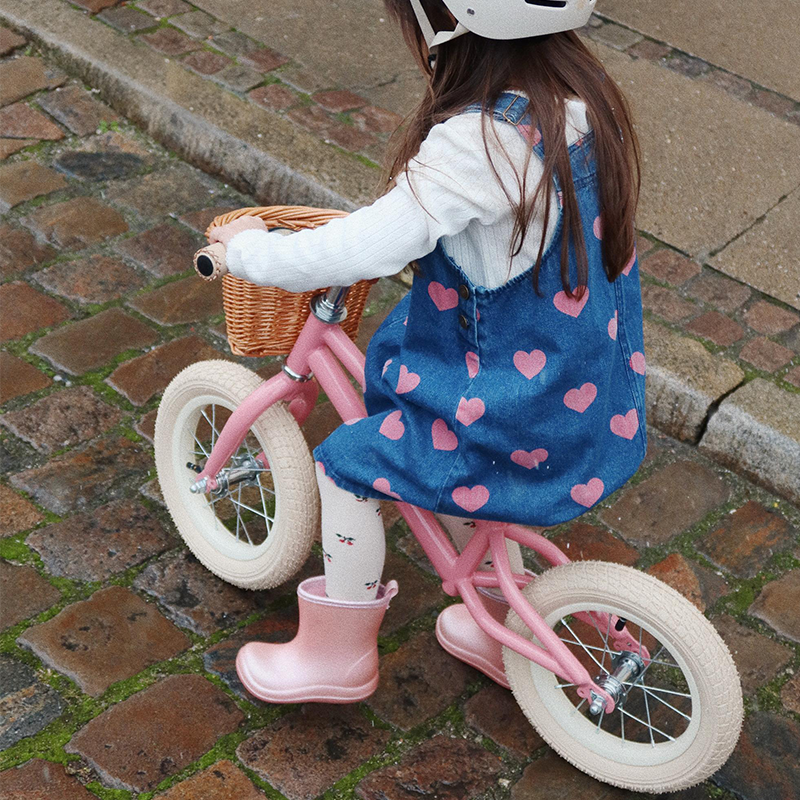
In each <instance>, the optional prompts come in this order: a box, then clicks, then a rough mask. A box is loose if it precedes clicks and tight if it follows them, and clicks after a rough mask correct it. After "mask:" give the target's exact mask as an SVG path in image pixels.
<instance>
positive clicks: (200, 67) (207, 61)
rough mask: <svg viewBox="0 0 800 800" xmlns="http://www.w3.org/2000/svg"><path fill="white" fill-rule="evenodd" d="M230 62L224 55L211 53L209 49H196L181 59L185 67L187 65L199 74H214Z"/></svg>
mask: <svg viewBox="0 0 800 800" xmlns="http://www.w3.org/2000/svg"><path fill="white" fill-rule="evenodd" d="M230 63H231V60H230V59H229V58H227V57H226V56H222V55H220V54H219V53H212V52H211V51H210V50H198V51H196V52H194V53H190V54H189V55H188V56H186V58H184V59H183V61H181V64H183V65H184V66H185V67H189V69H191V70H193V71H194V72H197V73H198V74H200V75H214V74H215V73H216V72H219V71H220V70H221V69H223V68H224V67H227V66H228V65H229V64H230Z"/></svg>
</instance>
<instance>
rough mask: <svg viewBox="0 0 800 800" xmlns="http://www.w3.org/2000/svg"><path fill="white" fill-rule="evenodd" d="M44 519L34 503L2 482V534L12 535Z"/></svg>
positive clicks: (0, 510) (0, 498)
mask: <svg viewBox="0 0 800 800" xmlns="http://www.w3.org/2000/svg"><path fill="white" fill-rule="evenodd" d="M43 519H44V515H42V514H41V513H40V512H39V511H38V510H37V509H36V506H34V505H33V503H31V502H29V501H28V500H26V499H25V498H24V497H22V496H21V495H18V494H17V493H16V492H15V491H14V490H13V489H9V488H8V486H5V485H4V484H2V483H0V536H11V535H12V534H15V533H18V532H19V531H25V530H27V529H28V528H32V527H33V526H34V525H38V524H39V523H40V522H41V521H42V520H43Z"/></svg>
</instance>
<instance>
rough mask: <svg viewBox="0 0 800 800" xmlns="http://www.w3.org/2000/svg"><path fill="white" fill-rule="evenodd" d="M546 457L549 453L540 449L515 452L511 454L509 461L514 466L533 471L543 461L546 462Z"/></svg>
mask: <svg viewBox="0 0 800 800" xmlns="http://www.w3.org/2000/svg"><path fill="white" fill-rule="evenodd" d="M548 455H549V453H548V452H547V450H545V449H544V448H542V447H540V448H538V449H537V450H531V451H530V452H528V451H527V450H515V451H514V452H513V453H512V454H511V460H512V461H513V462H514V463H515V464H519V465H520V466H521V467H525V469H533V468H534V467H538V466H539V464H541V463H542V462H543V461H547V456H548Z"/></svg>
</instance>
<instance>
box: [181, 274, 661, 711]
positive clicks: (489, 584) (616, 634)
mask: <svg viewBox="0 0 800 800" xmlns="http://www.w3.org/2000/svg"><path fill="white" fill-rule="evenodd" d="M337 292H338V300H341V301H342V302H343V297H344V294H343V293H342V291H341V290H340V289H339V288H338V287H336V288H335V289H331V290H329V296H332V294H331V293H334V294H335V293H337ZM364 361H365V359H364V354H363V353H362V352H361V351H360V350H359V349H358V347H357V346H356V345H355V344H353V342H352V341H351V340H350V339H349V338H348V336H347V334H346V333H345V332H344V331H343V330H342V328H341V327H340V326H339V325H338V324H336V323H329V322H323V321H322V320H320V319H318V318H317V317H316V316H315V315H314V314H310V315H309V317H308V320H307V322H306V323H305V326H304V327H303V330H302V331H301V333H300V336H299V338H298V340H297V342H296V344H295V346H294V348H293V349H292V352H291V353H290V354H289V356H288V358H287V360H286V363H285V365H284V368H283V370H282V371H281V372H280V373H278V374H277V375H275V376H274V377H272V378H270V379H269V380H267V381H265V382H264V383H262V384H261V385H260V386H259V387H258V388H257V389H256V390H255V391H254V392H252V393H251V394H250V395H249V396H248V397H247V398H246V399H245V400H244V402H243V403H242V404H241V405H240V406H239V407H238V408H237V409H236V410H235V411H233V413H232V414H231V416H230V418H229V420H228V422H227V423H226V424H225V426H224V428H223V429H222V431H221V432H220V435H219V437H218V439H217V442H216V444H215V445H214V449H213V450H212V452H211V455H210V457H209V459H208V461H207V462H206V465H205V468H204V469H203V471H202V472H201V473H200V474H199V475H198V476H197V480H198V481H202V480H203V479H206V491H212V490H213V489H215V488H216V487H217V481H216V478H215V476H216V475H217V474H219V472H220V470H221V469H222V468H223V466H224V465H225V463H226V462H227V461H228V459H229V458H230V457H231V456H232V455H233V453H235V452H236V451H237V450H238V448H239V446H240V444H241V442H242V441H243V439H244V437H245V436H246V434H247V431H248V430H249V429H250V427H251V426H252V425H253V423H254V422H255V421H256V419H258V417H259V416H261V414H263V413H264V411H266V409H267V408H269V407H270V406H271V405H272V404H273V403H276V402H278V401H283V402H287V403H288V404H289V410H290V412H291V413H292V415H293V416H294V417H295V419H296V420H297V422H298V424H300V425H302V424H303V422H304V421H305V420H306V418H307V417H308V415H309V414H310V413H311V410H312V409H313V408H314V405H315V403H316V401H317V395H318V394H319V388H320V386H321V387H322V389H323V390H324V391H325V393H326V394H327V396H328V397H329V398H330V401H331V402H332V403H333V405H334V407H335V409H336V411H337V412H338V414H339V415H340V416H341V418H342V420H343V421H345V422H347V421H350V420H355V419H361V418H363V417H365V416H366V415H367V412H366V408H365V406H364V402H363V400H362V399H361V397H359V395H358V393H357V392H356V391H355V389H354V388H353V386H352V384H351V383H350V381H349V380H348V378H347V375H346V374H345V370H346V371H347V372H348V373H350V375H352V376H353V378H355V379H356V381H357V382H358V383H359V385H360V386H361V388H362V390H363V388H364ZM343 368H344V369H343ZM312 376H313V378H315V379H316V380H313V379H312ZM259 458H262V459H264V456H263V454H260V456H259ZM264 461H265V463H266V459H264ZM397 507H398V509H399V511H400V513H401V514H402V516H403V518H404V519H405V520H406V522H407V523H408V525H409V527H410V528H411V530H412V532H413V533H414V535H415V536H416V537H417V539H418V541H419V543H420V544H421V546H422V548H423V550H424V551H425V554H426V555H427V556H428V558H429V559H430V561H431V563H432V564H433V566H434V567H435V568H436V571H437V572H438V573H439V576H440V577H441V578H442V587H443V589H444V591H445V592H446V593H447V594H448V595H450V596H452V597H458V596H460V597H461V598H462V600H463V601H464V604H465V605H466V607H467V608H468V609H469V611H470V613H471V614H472V617H473V618H474V620H475V622H476V623H477V624H478V625H479V626H480V627H481V628H482V629H483V630H484V631H485V632H486V633H487V634H488V635H489V636H491V637H492V638H493V639H496V640H497V641H499V642H500V643H501V644H503V645H505V646H507V647H510V648H511V649H512V650H514V651H515V652H517V653H520V654H521V655H523V656H524V657H525V658H528V659H530V660H531V661H533V662H534V663H536V664H539V665H540V666H542V667H544V668H545V669H548V670H550V671H551V672H553V673H555V674H556V675H558V676H559V678H562V679H563V680H565V681H567V682H568V683H572V684H575V685H576V686H577V687H578V694H579V695H580V696H581V697H583V698H585V699H587V700H591V695H592V693H594V695H595V696H596V697H601V698H603V699H605V701H606V706H605V711H606V713H608V712H610V711H613V709H614V700H613V698H612V697H611V696H610V695H609V694H608V693H607V692H606V691H605V690H604V689H602V688H601V687H599V686H598V685H597V684H596V683H595V682H594V680H593V679H592V677H591V676H590V675H589V672H588V671H587V670H586V668H585V667H584V666H583V665H582V664H581V662H580V661H579V660H578V659H577V658H576V657H575V655H574V654H573V653H572V651H570V649H569V648H568V647H567V646H566V644H565V643H564V642H563V641H562V640H561V639H560V638H559V636H558V634H557V633H555V632H554V631H553V630H552V629H551V628H550V627H549V626H548V625H547V623H545V621H544V620H543V619H542V617H541V616H540V615H539V614H538V613H537V612H536V611H535V609H534V608H533V607H532V606H531V605H530V603H529V602H528V601H527V600H526V599H525V596H524V595H523V594H522V592H521V590H520V589H521V587H524V586H526V585H527V584H528V583H529V582H530V581H531V580H532V579H533V578H532V576H530V575H519V574H515V573H513V572H512V571H511V564H510V562H509V558H508V553H507V551H506V543H505V540H506V539H511V540H513V541H515V542H519V544H521V545H524V546H525V547H529V548H530V549H531V550H534V551H535V552H536V553H538V554H539V555H540V556H541V557H542V558H544V559H545V560H546V561H547V562H548V563H549V564H551V565H552V566H557V565H560V564H567V563H569V559H568V558H567V557H566V556H565V555H564V553H563V552H562V551H561V550H559V548H558V547H556V546H555V545H554V544H553V543H552V542H550V541H549V540H548V539H546V538H545V537H544V536H542V535H541V534H539V533H536V532H535V531H532V530H529V529H527V528H523V527H521V526H519V525H512V524H508V523H501V522H488V521H478V522H477V524H476V528H475V533H474V534H473V536H472V538H471V539H470V541H469V544H468V545H467V546H466V548H464V551H463V552H462V553H461V554H460V555H459V553H458V552H457V551H456V549H455V548H454V547H453V545H452V544H451V542H450V539H449V538H448V536H447V535H446V534H445V532H444V530H443V529H442V527H441V525H439V523H438V521H437V520H436V517H435V515H434V514H433V513H432V512H430V511H427V510H425V509H421V508H417V507H416V506H412V505H409V504H408V503H403V502H401V501H397ZM487 549H489V550H491V553H492V559H493V562H494V570H493V571H478V566H479V565H480V563H481V561H482V559H483V556H484V554H485V553H486V551H487ZM479 587H480V588H484V589H485V588H500V590H501V591H502V593H503V595H504V596H505V598H506V600H507V601H508V603H509V605H510V606H511V608H513V609H514V611H516V612H517V614H519V616H520V617H521V618H522V620H523V622H524V623H525V624H526V625H527V626H528V628H530V630H531V631H532V632H533V634H534V636H535V638H536V639H537V640H538V642H540V643H541V644H535V643H534V642H531V641H529V640H528V639H526V638H525V637H523V636H521V635H520V634H518V633H514V632H513V631H511V630H509V629H508V628H506V627H505V626H504V625H502V624H500V623H499V622H497V621H496V620H495V619H494V618H493V617H492V616H491V615H490V614H489V612H488V611H487V610H486V607H485V606H484V603H483V600H482V599H481V595H480V594H479V591H478V588H479ZM574 616H576V617H577V618H579V619H581V620H583V621H585V622H587V623H588V624H590V625H594V626H595V627H597V628H598V631H602V630H606V631H608V635H610V637H611V638H613V640H614V646H615V647H616V649H617V650H624V649H627V650H632V651H634V652H640V653H641V655H642V657H643V658H644V659H645V661H649V655H648V653H647V651H646V649H645V648H644V647H641V648H640V646H639V644H638V642H637V641H636V639H635V638H634V637H633V636H632V635H631V634H630V633H629V632H628V630H627V626H625V625H624V624H623V625H622V629H621V630H619V631H617V630H616V627H617V623H618V618H617V617H615V616H612V617H611V619H610V620H609V618H608V617H609V615H607V614H603V613H601V612H591V613H588V612H586V613H578V614H575V615H574ZM601 636H602V633H601Z"/></svg>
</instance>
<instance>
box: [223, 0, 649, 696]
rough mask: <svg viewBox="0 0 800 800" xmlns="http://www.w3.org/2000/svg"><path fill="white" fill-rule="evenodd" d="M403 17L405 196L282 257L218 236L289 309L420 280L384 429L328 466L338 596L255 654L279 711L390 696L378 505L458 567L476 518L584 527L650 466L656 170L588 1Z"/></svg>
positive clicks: (448, 0) (386, 399)
mask: <svg viewBox="0 0 800 800" xmlns="http://www.w3.org/2000/svg"><path fill="white" fill-rule="evenodd" d="M386 5H387V7H388V9H389V11H390V13H391V14H392V16H393V17H394V18H395V19H396V20H397V21H398V22H399V23H400V26H401V28H402V31H403V35H404V37H405V40H406V43H407V44H408V46H409V48H410V49H411V52H412V53H413V54H414V56H415V58H416V60H417V62H418V64H419V66H420V69H421V70H422V71H423V72H424V74H425V75H426V77H427V79H428V86H427V93H426V95H425V97H424V99H423V100H422V102H421V103H420V105H419V107H418V108H417V109H416V111H415V112H414V114H413V115H412V116H411V118H410V120H409V122H408V123H407V125H406V126H405V127H404V129H402V132H401V133H400V134H399V141H398V144H397V147H396V153H395V156H394V158H393V160H392V162H391V167H390V175H391V181H390V184H389V185H390V187H391V188H390V189H389V190H388V191H387V192H386V193H385V194H384V195H383V196H382V197H381V198H379V199H378V200H377V201H376V202H375V203H373V204H372V205H371V206H369V207H367V208H362V209H360V210H359V211H356V212H355V213H353V214H352V215H350V216H349V217H347V218H345V219H341V220H335V221H333V222H330V223H329V224H328V225H326V226H324V227H322V228H319V229H317V230H313V231H305V232H301V233H298V234H295V235H293V236H287V237H281V236H277V235H275V234H269V233H267V232H266V231H265V230H264V226H263V223H262V222H261V221H260V220H257V219H254V218H252V217H249V218H244V219H240V220H237V221H235V222H232V223H230V224H229V225H226V226H224V227H221V228H218V229H217V230H216V231H215V234H214V236H215V240H216V241H219V242H222V243H223V244H224V245H225V246H226V248H227V269H228V270H230V272H231V273H233V274H234V275H237V276H239V277H242V278H245V279H247V280H249V281H252V282H254V283H261V284H268V285H273V286H280V287H282V288H284V289H288V290H290V291H305V290H308V289H315V288H320V287H324V286H329V285H332V284H333V285H349V284H352V283H354V282H355V281H357V280H359V279H363V278H376V277H380V276H387V275H393V274H395V273H397V272H398V271H400V269H402V267H403V266H404V265H405V264H407V263H408V262H411V261H415V260H416V261H417V263H418V268H417V270H416V276H415V279H414V285H413V288H412V290H411V292H410V293H409V294H408V295H407V296H406V297H405V298H404V299H403V300H402V301H401V302H400V303H399V304H398V306H397V307H396V308H395V309H394V311H393V312H392V313H391V314H390V315H389V316H388V318H387V319H386V321H385V322H384V323H383V325H382V326H381V327H380V329H379V330H378V332H377V333H376V334H375V336H374V337H373V340H372V341H371V342H370V345H369V348H368V351H367V366H366V393H365V403H366V407H367V411H368V414H369V416H368V417H366V418H365V419H362V420H358V421H355V422H354V423H353V424H345V425H342V426H341V427H340V428H338V429H337V430H336V431H335V432H334V433H333V434H332V435H331V436H330V437H329V438H328V439H327V440H326V441H325V442H323V443H322V444H321V445H320V446H319V447H318V448H317V449H316V450H315V453H314V454H315V458H316V460H317V478H318V482H319V489H320V495H321V499H322V544H323V550H324V554H325V576H324V577H320V578H312V579H310V580H308V581H305V582H304V583H303V584H301V585H300V587H299V589H298V594H299V598H300V630H299V632H298V635H297V637H296V638H295V639H294V640H293V641H292V642H290V643H288V644H280V645H276V644H261V643H251V644H248V645H246V646H245V647H244V648H243V649H242V650H241V651H240V653H239V657H238V659H237V669H238V671H239V675H240V677H241V679H242V681H243V683H244V685H245V686H246V687H247V688H248V690H249V691H250V692H251V693H253V694H254V695H256V696H257V697H259V698H261V699H263V700H267V701H272V702H300V701H328V702H354V701H357V700H361V699H363V698H364V697H367V696H368V695H369V694H371V692H372V691H374V689H375V687H376V686H377V681H378V676H377V650H376V641H377V632H378V628H379V626H380V623H381V620H382V618H383V614H384V612H385V610H386V607H387V606H388V602H389V599H390V598H391V597H392V596H393V594H394V592H395V591H396V584H394V582H391V583H390V584H389V585H387V586H381V585H380V577H381V571H382V568H383V561H384V551H385V544H384V537H383V526H382V522H381V519H380V507H379V504H378V500H379V499H381V498H395V499H396V498H401V499H402V500H403V501H405V502H408V503H411V504H413V505H416V506H420V507H422V508H427V509H430V510H432V511H435V512H437V513H439V514H440V518H441V520H442V522H443V524H444V525H445V527H446V528H447V529H448V531H449V532H450V534H451V535H452V536H453V538H454V540H455V543H456V545H457V546H458V547H459V548H463V546H464V545H465V544H466V542H467V541H468V540H469V536H470V533H471V529H472V526H474V522H473V521H472V520H474V519H476V518H478V519H487V520H501V521H507V522H517V523H522V524H528V525H540V526H548V525H555V524H558V523H561V522H564V521H566V520H569V519H572V518H574V517H576V516H578V515H579V514H581V513H582V512H584V511H585V510H586V509H587V508H590V507H592V506H593V505H595V504H596V503H597V502H599V501H600V500H601V499H602V498H603V497H605V496H607V495H608V494H610V493H611V492H613V491H615V490H616V489H618V488H619V487H620V486H622V485H623V484H624V483H625V482H626V481H627V480H628V478H630V477H631V476H632V475H633V474H634V472H635V471H636V469H637V467H638V465H639V463H640V462H641V460H642V458H643V456H644V453H645V449H646V438H645V427H644V422H645V418H644V355H643V342H642V312H641V299H640V294H639V282H638V271H637V264H636V258H635V253H634V213H635V208H636V202H637V196H638V184H639V162H638V151H637V145H636V138H635V135H634V132H633V129H632V125H631V120H630V115H629V112H628V107H627V104H626V102H625V99H624V98H623V96H622V95H621V93H620V91H619V89H618V88H617V86H616V85H615V84H614V82H613V81H612V80H611V79H610V77H609V76H608V75H607V74H606V72H605V70H604V69H603V67H602V65H601V64H600V63H599V62H598V61H597V59H596V58H595V57H594V56H593V55H592V54H591V53H590V52H589V51H588V50H587V49H586V47H585V46H584V45H583V44H582V42H581V40H580V39H579V38H578V36H577V34H576V33H574V29H575V28H578V27H580V26H582V25H584V24H585V23H586V22H587V20H588V18H589V16H590V14H591V12H592V10H593V7H594V0H386ZM509 549H510V553H511V555H512V566H513V567H514V571H515V572H521V571H522V569H523V567H522V561H521V557H520V554H519V549H518V546H517V545H509ZM486 566H487V567H488V566H490V563H487V565H486ZM486 602H487V605H488V606H489V608H490V610H492V613H493V614H494V615H495V616H496V617H497V618H498V619H501V618H502V617H503V616H504V614H505V610H506V609H505V608H504V607H503V603H502V601H501V600H499V599H498V598H497V597H495V596H494V595H491V596H489V597H487V601H486ZM437 636H438V638H439V641H440V643H441V644H442V645H443V646H444V647H445V648H446V649H447V650H448V651H449V652H451V653H453V654H454V655H456V656H457V657H458V658H461V659H462V660H464V661H466V662H467V663H469V664H472V665H473V666H475V667H477V668H478V669H481V670H482V671H484V672H485V673H486V674H487V675H489V676H490V677H492V678H493V679H494V680H496V681H497V682H498V683H501V684H503V685H507V684H506V683H505V676H504V674H503V668H502V659H501V652H500V646H499V645H498V644H497V643H496V642H495V641H494V640H491V639H489V637H488V636H486V635H485V634H483V632H482V631H481V630H480V629H479V628H478V627H477V625H476V624H475V623H474V622H473V621H472V618H471V617H470V615H469V613H468V612H466V609H465V607H464V606H463V605H455V606H450V607H449V608H447V609H446V610H445V611H444V612H443V613H442V614H441V615H440V617H439V620H438V622H437Z"/></svg>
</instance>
